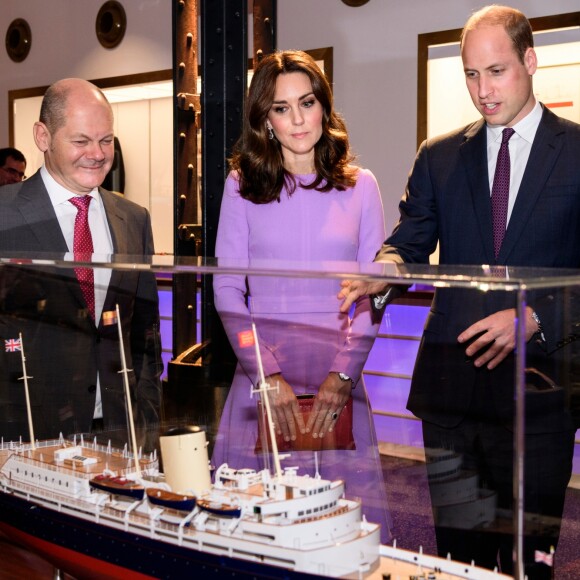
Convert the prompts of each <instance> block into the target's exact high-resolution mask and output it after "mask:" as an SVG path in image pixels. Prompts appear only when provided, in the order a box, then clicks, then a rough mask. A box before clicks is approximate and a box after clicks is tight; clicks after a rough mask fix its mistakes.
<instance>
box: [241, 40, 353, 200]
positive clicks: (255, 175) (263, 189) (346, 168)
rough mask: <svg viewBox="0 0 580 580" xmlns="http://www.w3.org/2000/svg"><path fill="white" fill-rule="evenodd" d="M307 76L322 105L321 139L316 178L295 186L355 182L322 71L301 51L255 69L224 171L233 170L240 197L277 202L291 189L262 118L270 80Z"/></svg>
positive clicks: (269, 57) (273, 83)
mask: <svg viewBox="0 0 580 580" xmlns="http://www.w3.org/2000/svg"><path fill="white" fill-rule="evenodd" d="M292 72H301V73H304V74H306V75H308V78H309V79H310V82H311V83H312V92H313V93H314V96H315V97H316V99H317V100H318V101H319V102H320V104H321V105H322V109H323V111H324V113H323V117H322V136H321V137H320V139H319V140H318V143H316V145H315V147H314V167H315V171H316V179H315V180H314V181H313V182H312V183H310V184H301V185H302V187H305V188H306V189H316V190H317V191H324V192H325V191H330V190H331V189H338V190H344V189H346V188H348V187H352V186H353V185H355V183H356V176H357V171H358V170H357V168H356V167H354V166H353V165H350V163H351V162H352V161H353V159H354V156H353V155H352V153H351V151H350V145H349V140H348V134H347V131H346V126H345V124H344V121H343V120H342V117H341V116H340V115H339V114H338V113H337V112H336V111H335V110H334V107H333V98H332V90H331V88H330V85H329V84H328V81H327V80H326V77H325V76H324V73H323V72H322V71H321V70H320V68H319V67H318V65H317V64H316V62H315V61H314V59H313V58H312V57H311V56H310V55H308V54H307V53H305V52H302V51H298V50H286V51H281V52H276V53H273V54H269V55H267V56H266V57H264V59H263V60H262V61H261V62H260V64H259V65H258V66H257V67H256V70H255V72H254V76H253V78H252V82H251V85H250V90H249V94H248V99H247V101H246V109H245V119H244V126H243V128H242V134H241V136H240V138H239V139H238V141H237V143H236V144H235V146H234V150H233V155H232V158H231V159H230V167H231V169H232V170H235V171H237V173H238V178H239V190H240V195H241V196H242V197H243V198H244V199H247V200H249V201H252V202H254V203H270V202H272V201H274V200H279V198H280V192H281V191H282V187H283V186H284V184H286V188H287V191H288V194H289V195H292V193H293V192H294V191H295V189H296V179H295V177H294V176H293V175H292V174H291V173H290V172H288V171H286V169H285V168H284V158H283V156H282V149H281V146H280V143H279V142H278V141H277V140H276V139H269V138H268V131H267V129H266V119H267V117H268V113H269V112H270V109H271V107H272V103H273V101H274V93H275V89H276V80H277V79H278V76H279V75H281V74H286V73H292Z"/></svg>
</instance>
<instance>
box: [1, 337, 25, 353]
mask: <svg viewBox="0 0 580 580" xmlns="http://www.w3.org/2000/svg"><path fill="white" fill-rule="evenodd" d="M4 346H5V348H6V352H17V351H19V350H20V351H21V350H22V343H21V342H20V339H19V338H9V339H8V340H5V341H4Z"/></svg>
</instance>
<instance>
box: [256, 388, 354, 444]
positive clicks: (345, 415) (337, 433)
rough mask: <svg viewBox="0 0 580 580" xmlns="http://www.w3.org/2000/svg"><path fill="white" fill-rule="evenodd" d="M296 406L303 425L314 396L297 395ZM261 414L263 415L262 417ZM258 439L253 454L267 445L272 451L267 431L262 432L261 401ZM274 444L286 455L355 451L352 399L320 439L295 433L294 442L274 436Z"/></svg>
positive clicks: (265, 422)
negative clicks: (335, 450) (292, 452)
mask: <svg viewBox="0 0 580 580" xmlns="http://www.w3.org/2000/svg"><path fill="white" fill-rule="evenodd" d="M297 399H298V405H299V406H300V412H301V413H302V414H303V416H304V423H305V424H306V423H308V417H309V416H310V413H311V412H312V405H313V404H314V395H298V397H297ZM262 413H264V415H263V416H262ZM258 417H259V420H258V439H257V441H256V447H255V449H254V452H255V453H261V452H262V450H263V445H267V446H268V449H269V450H271V449H272V440H271V439H270V433H269V430H268V429H266V434H264V432H263V427H264V426H265V425H267V421H266V416H265V411H263V410H262V401H258ZM276 442H277V443H278V451H280V452H281V453H286V452H289V451H323V450H329V449H356V445H355V443H354V438H353V436H352V397H349V399H348V402H347V403H346V406H345V407H344V409H343V410H342V413H341V414H340V415H339V417H338V419H337V420H336V424H335V426H334V429H333V430H332V432H330V433H326V435H324V437H322V439H321V438H320V437H317V438H316V439H315V438H314V437H312V433H305V434H304V435H303V434H302V433H299V432H298V433H296V439H295V440H294V441H284V438H283V437H282V435H276Z"/></svg>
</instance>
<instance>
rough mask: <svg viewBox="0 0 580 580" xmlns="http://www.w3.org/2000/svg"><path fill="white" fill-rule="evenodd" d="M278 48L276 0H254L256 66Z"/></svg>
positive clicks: (254, 53) (254, 52)
mask: <svg viewBox="0 0 580 580" xmlns="http://www.w3.org/2000/svg"><path fill="white" fill-rule="evenodd" d="M275 50H276V0H254V48H253V55H254V58H253V60H254V68H256V66H257V64H258V63H259V62H260V61H261V60H262V58H263V57H264V56H265V55H266V54H270V53H271V52H274V51H275Z"/></svg>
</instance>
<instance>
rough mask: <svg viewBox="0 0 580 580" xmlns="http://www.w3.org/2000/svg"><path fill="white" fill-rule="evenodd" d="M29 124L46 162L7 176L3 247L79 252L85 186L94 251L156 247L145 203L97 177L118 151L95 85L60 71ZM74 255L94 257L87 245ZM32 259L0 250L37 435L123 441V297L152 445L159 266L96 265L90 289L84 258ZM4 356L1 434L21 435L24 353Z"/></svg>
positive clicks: (7, 323) (4, 320)
mask: <svg viewBox="0 0 580 580" xmlns="http://www.w3.org/2000/svg"><path fill="white" fill-rule="evenodd" d="M33 134H34V139H35V142H36V145H37V146H38V148H39V149H40V150H41V151H42V152H43V153H44V165H43V166H42V167H41V168H40V170H39V171H38V172H37V173H35V174H34V175H33V176H32V177H30V178H29V179H27V180H26V181H24V182H22V183H19V184H14V185H8V186H5V187H4V188H3V194H2V196H1V199H0V252H1V254H2V256H3V257H4V258H14V257H15V256H16V255H17V254H21V253H26V254H25V256H28V257H32V258H34V257H42V255H43V253H46V252H49V253H50V254H49V256H50V257H56V258H60V259H63V258H64V257H65V254H66V253H68V252H73V251H75V252H76V251H77V245H76V244H77V242H78V240H77V239H76V238H77V236H78V235H80V234H79V232H78V231H77V226H76V221H77V207H76V205H75V203H76V202H77V201H78V200H81V199H83V198H84V199H85V201H89V206H88V214H87V215H88V227H89V228H90V234H89V237H91V238H92V252H93V254H94V256H95V257H94V261H96V262H99V261H109V260H111V256H116V255H129V256H137V257H138V258H142V257H143V256H150V255H151V254H153V253H154V249H153V236H152V230H151V222H150V216H149V213H148V212H147V210H146V209H144V208H142V207H140V206H138V205H136V204H134V203H132V202H130V201H128V200H126V199H124V198H122V197H120V196H118V195H115V194H113V193H111V192H109V191H106V190H104V189H102V188H101V187H100V185H101V183H102V182H103V180H104V178H105V176H106V175H107V173H108V171H109V169H110V167H111V164H112V161H113V155H114V148H113V112H112V109H111V106H110V104H109V103H108V101H107V99H106V97H105V96H104V94H103V93H102V92H101V91H100V90H99V89H98V88H97V87H96V86H94V85H93V84H91V83H89V82H87V81H85V80H82V79H64V80H61V81H58V82H56V83H55V84H53V85H52V86H51V87H49V88H48V90H47V91H46V93H45V96H44V99H43V102H42V106H41V112H40V120H39V121H38V122H37V123H35V125H34V130H33ZM88 197H90V198H91V199H90V200H87V198H88ZM79 214H80V212H79ZM85 234H86V231H85ZM83 235H84V234H83ZM85 241H86V240H85ZM76 259H79V260H80V261H91V256H90V255H88V256H80V258H79V256H78V255H77V256H76ZM129 260H130V258H129ZM112 261H114V258H113V259H112ZM23 264H24V265H23ZM25 264H26V262H25V261H24V262H21V263H20V265H17V266H16V265H14V264H11V263H9V261H7V260H5V263H4V265H3V266H2V268H1V269H0V273H1V276H0V337H1V338H3V339H5V340H11V339H15V338H18V334H19V333H22V335H23V342H24V347H25V352H26V356H27V367H28V374H29V375H31V376H32V377H34V378H33V379H31V380H30V400H31V406H32V417H33V424H34V433H35V436H36V438H40V439H42V438H48V437H58V435H59V433H63V434H64V435H65V436H66V435H69V434H72V433H78V432H84V433H87V432H99V431H104V432H105V435H106V437H107V438H111V439H114V440H115V442H116V443H124V442H126V441H127V438H126V435H127V420H126V409H127V405H126V400H125V395H124V389H123V378H122V377H123V375H122V374H119V371H120V370H121V361H120V353H119V338H118V330H117V326H116V324H115V319H116V317H115V311H116V306H117V305H118V306H119V310H120V315H121V321H122V328H123V335H124V340H125V352H126V357H127V367H128V368H129V369H131V370H132V371H133V372H131V373H130V374H129V377H130V387H131V397H132V400H133V410H134V415H135V418H136V420H137V424H138V427H140V429H139V433H140V435H141V437H140V443H142V444H144V445H145V446H146V447H152V446H153V445H155V443H156V435H157V431H156V429H157V426H158V420H159V410H160V404H161V386H160V374H161V369H162V363H161V356H160V355H161V347H160V340H159V311H158V295H157V286H156V281H155V277H154V275H153V274H152V273H151V272H147V270H146V269H142V270H139V269H138V270H137V271H135V270H133V271H125V270H122V269H110V268H95V269H94V280H93V281H92V284H91V285H90V286H89V287H88V288H89V290H88V291H86V292H85V290H86V286H85V287H82V285H81V282H80V281H79V279H78V278H77V274H78V276H79V278H80V277H81V276H82V274H83V273H86V272H87V271H88V269H80V271H79V269H76V270H75V269H73V268H64V267H60V268H59V267H52V266H47V267H42V268H39V267H37V266H30V267H26V265H25ZM79 272H80V273H79ZM3 351H4V349H3ZM0 358H1V360H0V369H1V371H0V435H2V436H3V437H4V439H5V440H6V439H9V438H12V437H18V436H20V435H21V436H23V438H25V439H26V438H27V436H28V430H27V428H26V410H25V398H24V393H23V388H22V382H21V381H18V380H17V379H18V378H19V377H20V376H21V375H22V372H21V369H20V357H19V356H15V355H14V353H12V352H2V353H1V354H0Z"/></svg>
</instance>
